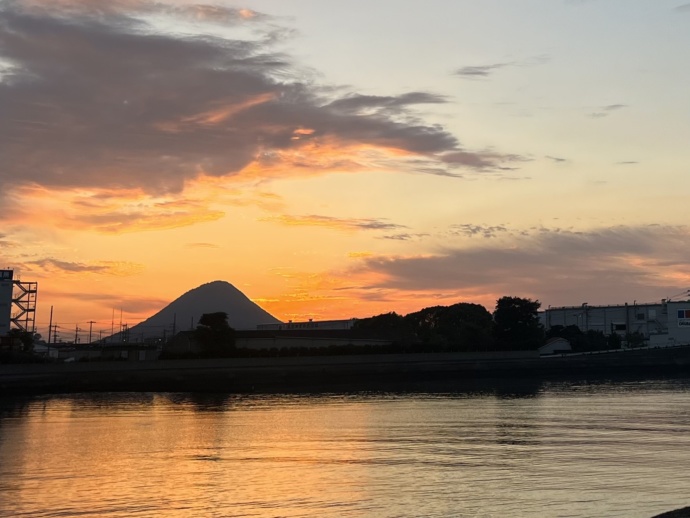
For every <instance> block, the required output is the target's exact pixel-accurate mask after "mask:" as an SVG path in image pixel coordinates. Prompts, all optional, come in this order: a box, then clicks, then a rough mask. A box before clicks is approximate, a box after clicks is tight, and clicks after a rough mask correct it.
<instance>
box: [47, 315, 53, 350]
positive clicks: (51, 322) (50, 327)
mask: <svg viewBox="0 0 690 518" xmlns="http://www.w3.org/2000/svg"><path fill="white" fill-rule="evenodd" d="M52 330H53V306H50V323H49V324H48V345H50V332H51V331H52Z"/></svg>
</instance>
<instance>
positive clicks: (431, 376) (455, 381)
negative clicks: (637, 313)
mask: <svg viewBox="0 0 690 518" xmlns="http://www.w3.org/2000/svg"><path fill="white" fill-rule="evenodd" d="M650 377H655V378H690V347H679V348H672V349H671V348H669V349H651V350H637V351H625V352H619V353H609V354H591V355H582V356H570V357H556V358H538V357H519V355H513V356H512V357H510V356H509V355H502V354H500V353H499V354H493V355H483V356H482V355H472V354H464V353H434V354H385V355H362V356H320V357H286V358H223V359H200V360H159V361H150V362H93V363H88V362H87V363H63V364H13V365H0V393H2V394H47V393H70V392H114V391H115V392H116V391H126V392H132V391H134V392H137V391H139V392H225V393H238V394H241V393H276V392H285V393H288V392H340V391H345V392H348V391H368V390H371V391H377V390H403V391H406V390H415V388H424V387H427V386H432V385H435V386H437V387H439V389H441V390H442V389H443V388H444V387H447V388H448V389H456V390H473V389H481V388H487V387H489V388H490V387H493V386H497V387H500V386H502V385H506V384H509V385H512V386H514V387H516V388H517V389H519V387H521V386H523V387H525V388H526V389H527V390H528V391H529V390H530V387H534V386H539V384H540V383H542V382H545V381H571V380H575V379H578V380H592V381H596V380H600V381H616V380H637V379H646V378H650Z"/></svg>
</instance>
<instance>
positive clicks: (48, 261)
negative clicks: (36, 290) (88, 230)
mask: <svg viewBox="0 0 690 518" xmlns="http://www.w3.org/2000/svg"><path fill="white" fill-rule="evenodd" d="M24 267H25V268H26V269H28V270H29V271H34V272H35V271H36V270H38V269H40V270H42V271H43V272H44V273H50V272H60V273H68V274H69V273H73V274H85V273H96V274H108V275H118V276H125V275H134V274H136V273H138V272H140V271H141V270H142V269H143V266H142V265H140V264H136V263H129V262H115V261H100V262H97V263H79V262H70V261H62V260H59V259H54V258H52V257H46V258H44V259H38V260H35V261H27V262H25V263H24Z"/></svg>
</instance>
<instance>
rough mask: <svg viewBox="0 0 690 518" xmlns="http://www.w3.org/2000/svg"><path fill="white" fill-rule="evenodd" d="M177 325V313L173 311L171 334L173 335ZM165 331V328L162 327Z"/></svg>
mask: <svg viewBox="0 0 690 518" xmlns="http://www.w3.org/2000/svg"><path fill="white" fill-rule="evenodd" d="M176 327H177V313H173V336H175V331H176V329H175V328H176ZM163 331H165V329H163Z"/></svg>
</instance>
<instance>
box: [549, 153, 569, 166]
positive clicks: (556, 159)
mask: <svg viewBox="0 0 690 518" xmlns="http://www.w3.org/2000/svg"><path fill="white" fill-rule="evenodd" d="M546 158H548V159H549V160H551V161H552V162H556V163H557V164H562V163H563V162H567V161H568V159H567V158H561V157H557V156H549V155H546Z"/></svg>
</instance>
